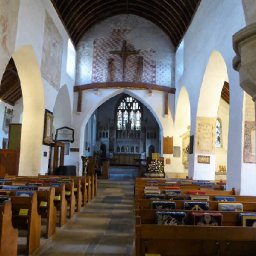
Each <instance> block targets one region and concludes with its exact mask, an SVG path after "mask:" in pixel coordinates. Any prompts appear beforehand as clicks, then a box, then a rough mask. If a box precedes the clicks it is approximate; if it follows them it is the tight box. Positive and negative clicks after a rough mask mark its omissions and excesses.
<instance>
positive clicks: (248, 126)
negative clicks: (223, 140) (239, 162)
mask: <svg viewBox="0 0 256 256" xmlns="http://www.w3.org/2000/svg"><path fill="white" fill-rule="evenodd" d="M255 133H256V126H255V122H254V121H245V122H244V154H243V162H244V163H256V153H255V148H256V143H255V140H256V136H255Z"/></svg>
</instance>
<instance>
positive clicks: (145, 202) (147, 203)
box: [135, 199, 256, 212]
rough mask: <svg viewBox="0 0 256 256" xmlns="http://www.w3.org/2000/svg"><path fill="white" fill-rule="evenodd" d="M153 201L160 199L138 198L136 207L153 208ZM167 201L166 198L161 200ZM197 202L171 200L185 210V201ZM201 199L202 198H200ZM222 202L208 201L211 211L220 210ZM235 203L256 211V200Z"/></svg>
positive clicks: (244, 209) (245, 208) (244, 208)
mask: <svg viewBox="0 0 256 256" xmlns="http://www.w3.org/2000/svg"><path fill="white" fill-rule="evenodd" d="M152 201H158V200H151V199H140V200H137V202H136V204H135V207H136V209H151V204H152ZM160 201H165V200H160ZM190 201H191V202H197V201H193V200H170V201H169V202H175V204H176V209H179V210H183V209H184V202H190ZM198 201H200V200H198ZM219 203H222V202H219V201H208V204H209V210H210V211H218V204H219ZM234 203H242V204H243V211H249V212H253V211H256V201H255V202H247V201H246V202H241V201H236V202H234Z"/></svg>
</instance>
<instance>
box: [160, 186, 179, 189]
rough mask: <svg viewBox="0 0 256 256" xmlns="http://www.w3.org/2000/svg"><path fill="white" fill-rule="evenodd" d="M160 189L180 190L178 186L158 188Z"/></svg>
mask: <svg viewBox="0 0 256 256" xmlns="http://www.w3.org/2000/svg"><path fill="white" fill-rule="evenodd" d="M160 188H161V189H164V190H180V187H178V186H160Z"/></svg>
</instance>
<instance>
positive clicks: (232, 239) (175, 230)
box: [136, 224, 256, 256]
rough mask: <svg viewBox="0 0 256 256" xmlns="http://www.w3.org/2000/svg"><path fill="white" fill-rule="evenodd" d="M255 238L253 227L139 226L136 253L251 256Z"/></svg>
mask: <svg viewBox="0 0 256 256" xmlns="http://www.w3.org/2000/svg"><path fill="white" fill-rule="evenodd" d="M255 241H256V232H254V229H253V228H245V227H231V226H229V227H219V226H217V227H207V226H168V225H167V226H166V225H156V224H143V225H136V256H142V255H145V253H159V254H160V255H161V256H177V255H179V256H199V255H204V256H210V255H212V256H213V255H218V256H252V255H255V250H256V242H255Z"/></svg>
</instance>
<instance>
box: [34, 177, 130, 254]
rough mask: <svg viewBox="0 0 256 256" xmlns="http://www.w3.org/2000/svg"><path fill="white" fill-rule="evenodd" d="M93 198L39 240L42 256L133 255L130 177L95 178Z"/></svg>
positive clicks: (39, 252)
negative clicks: (94, 196)
mask: <svg viewBox="0 0 256 256" xmlns="http://www.w3.org/2000/svg"><path fill="white" fill-rule="evenodd" d="M98 182H99V183H98V194H97V197H96V198H95V199H94V200H93V201H91V202H90V203H89V204H87V206H86V207H85V208H83V209H82V210H81V212H80V213H78V214H75V216H74V217H73V218H72V219H71V220H70V221H69V222H68V223H67V224H66V225H65V226H64V227H62V228H58V229H57V232H56V235H55V236H54V237H53V238H51V239H48V240H47V241H44V242H42V246H41V248H40V249H39V251H38V252H37V253H36V254H35V255H36V256H37V255H42V256H46V255H47V256H53V255H54V256H58V255H61V256H68V255H70V256H71V255H73V256H80V255H86V256H104V255H109V256H133V255H134V232H135V228H134V224H135V223H134V221H135V219H134V197H133V188H134V179H128V180H126V179H123V180H122V178H121V177H120V180H117V179H116V177H115V178H114V179H113V180H111V179H109V180H99V181H98Z"/></svg>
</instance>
